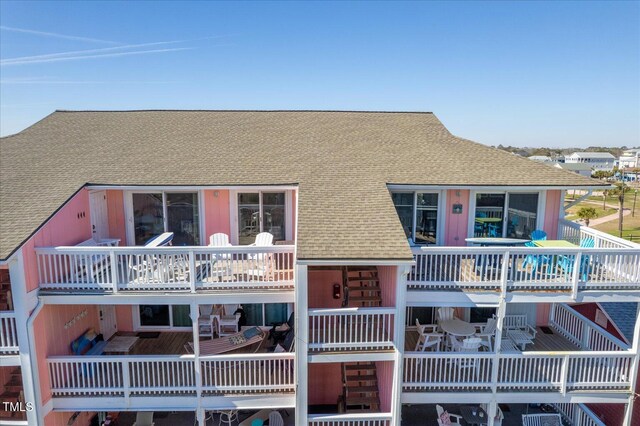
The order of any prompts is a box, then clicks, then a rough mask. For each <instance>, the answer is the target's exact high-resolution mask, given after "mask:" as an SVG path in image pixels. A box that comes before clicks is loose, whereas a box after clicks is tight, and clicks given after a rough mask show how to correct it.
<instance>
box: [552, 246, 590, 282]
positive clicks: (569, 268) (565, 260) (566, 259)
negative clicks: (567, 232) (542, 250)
mask: <svg viewBox="0 0 640 426" xmlns="http://www.w3.org/2000/svg"><path fill="white" fill-rule="evenodd" d="M591 241H593V240H592V239H591ZM580 244H581V247H582V242H581V243H580ZM575 260H576V257H575V255H569V256H564V255H563V256H559V257H558V266H559V267H560V269H562V270H563V271H564V272H566V273H567V274H572V273H573V265H574V264H575ZM590 272H591V265H590V263H589V256H582V257H581V258H580V269H579V270H578V274H579V275H580V278H581V279H582V281H587V279H588V278H589V273H590Z"/></svg>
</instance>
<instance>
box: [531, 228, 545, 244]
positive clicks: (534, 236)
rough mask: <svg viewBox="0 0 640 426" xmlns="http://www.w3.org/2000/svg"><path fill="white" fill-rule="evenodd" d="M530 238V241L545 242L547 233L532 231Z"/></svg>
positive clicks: (537, 230) (538, 230)
mask: <svg viewBox="0 0 640 426" xmlns="http://www.w3.org/2000/svg"><path fill="white" fill-rule="evenodd" d="M530 237H531V241H540V240H546V239H547V233H546V232H544V231H543V230H541V229H536V230H535V231H533V232H532V233H531V235H530Z"/></svg>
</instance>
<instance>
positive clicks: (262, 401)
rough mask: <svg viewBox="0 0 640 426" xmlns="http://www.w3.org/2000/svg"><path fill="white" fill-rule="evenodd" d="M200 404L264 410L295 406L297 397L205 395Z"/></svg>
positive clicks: (231, 408) (210, 407) (208, 407)
mask: <svg viewBox="0 0 640 426" xmlns="http://www.w3.org/2000/svg"><path fill="white" fill-rule="evenodd" d="M200 406H201V407H202V408H204V409H205V410H264V409H268V408H272V409H276V408H294V407H295V406H296V397H295V395H294V394H293V393H290V394H281V395H277V394H273V395H269V394H264V395H247V396H203V397H202V398H201V404H200Z"/></svg>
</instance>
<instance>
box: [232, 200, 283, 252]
mask: <svg viewBox="0 0 640 426" xmlns="http://www.w3.org/2000/svg"><path fill="white" fill-rule="evenodd" d="M274 192H284V211H285V213H284V238H285V240H291V239H292V238H293V223H292V222H293V213H292V208H293V206H292V204H293V191H292V190H290V189H280V188H264V189H254V188H248V189H246V190H230V191H229V218H230V221H229V222H230V225H231V227H230V232H231V235H229V241H230V242H231V244H233V245H238V244H239V243H238V241H239V238H240V237H239V234H240V230H239V229H238V194H258V195H259V201H258V202H259V209H260V217H262V206H263V203H262V194H263V193H274ZM260 229H262V221H260Z"/></svg>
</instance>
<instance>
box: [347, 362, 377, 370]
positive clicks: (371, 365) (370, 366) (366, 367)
mask: <svg viewBox="0 0 640 426" xmlns="http://www.w3.org/2000/svg"><path fill="white" fill-rule="evenodd" d="M373 368H376V365H375V364H374V363H372V362H368V363H365V364H345V366H344V369H345V370H347V371H351V370H371V369H373Z"/></svg>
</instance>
